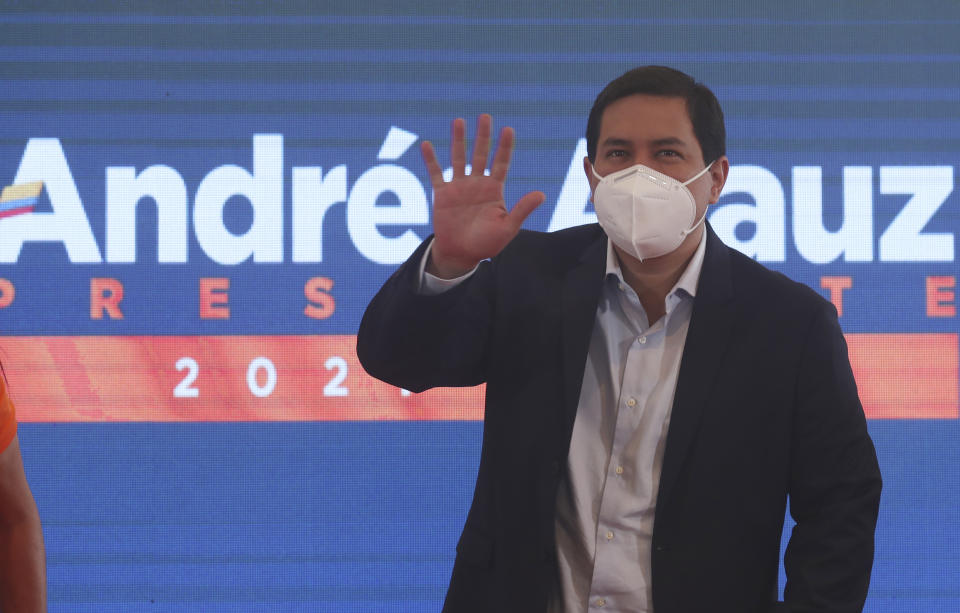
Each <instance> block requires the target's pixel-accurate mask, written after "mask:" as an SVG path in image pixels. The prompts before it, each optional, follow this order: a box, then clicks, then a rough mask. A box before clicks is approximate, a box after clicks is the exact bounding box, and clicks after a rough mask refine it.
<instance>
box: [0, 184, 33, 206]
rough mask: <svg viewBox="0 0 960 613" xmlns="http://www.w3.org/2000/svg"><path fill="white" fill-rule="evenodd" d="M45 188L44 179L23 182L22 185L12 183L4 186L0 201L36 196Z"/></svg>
mask: <svg viewBox="0 0 960 613" xmlns="http://www.w3.org/2000/svg"><path fill="white" fill-rule="evenodd" d="M42 189H43V181H33V182H31V183H22V184H20V185H11V186H9V187H4V188H3V193H2V194H0V202H7V201H9V200H20V199H21V198H36V197H38V196H39V195H40V190H42Z"/></svg>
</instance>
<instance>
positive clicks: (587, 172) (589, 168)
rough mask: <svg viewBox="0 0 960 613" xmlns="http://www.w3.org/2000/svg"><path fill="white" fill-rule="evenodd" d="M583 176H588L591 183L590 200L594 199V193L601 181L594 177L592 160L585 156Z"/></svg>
mask: <svg viewBox="0 0 960 613" xmlns="http://www.w3.org/2000/svg"><path fill="white" fill-rule="evenodd" d="M583 174H585V175H587V181H588V182H589V183H590V198H591V199H592V198H593V192H594V190H596V189H597V183H599V182H600V181H598V180H597V178H596V177H595V176H593V164H591V163H590V158H589V157H587V156H584V158H583Z"/></svg>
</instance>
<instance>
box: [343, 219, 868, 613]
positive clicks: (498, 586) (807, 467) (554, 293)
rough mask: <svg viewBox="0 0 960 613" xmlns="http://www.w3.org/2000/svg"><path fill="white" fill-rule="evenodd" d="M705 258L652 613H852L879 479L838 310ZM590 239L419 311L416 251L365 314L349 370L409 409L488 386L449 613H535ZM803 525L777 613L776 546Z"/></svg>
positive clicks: (566, 424) (584, 323) (596, 244)
mask: <svg viewBox="0 0 960 613" xmlns="http://www.w3.org/2000/svg"><path fill="white" fill-rule="evenodd" d="M707 233H708V235H707V246H706V254H705V259H704V263H703V269H702V272H701V276H700V281H699V285H698V287H697V296H696V299H695V301H694V307H693V313H692V316H691V321H690V328H689V332H688V336H687V341H686V346H685V348H684V352H683V357H682V361H681V364H680V373H679V378H678V382H677V389H676V394H675V399H674V404H673V408H672V414H671V420H670V426H669V430H668V434H667V443H666V449H665V452H664V460H663V472H662V475H661V479H660V489H659V493H658V498H657V507H656V515H655V517H656V519H655V526H654V533H653V552H652V558H653V559H652V572H653V586H652V589H653V602H654V609H655V611H656V612H657V613H700V612H705V611H710V612H729V613H749V612H754V611H756V612H761V611H772V610H783V611H795V612H798V613H799V612H806V611H811V612H812V611H836V612H841V611H842V612H847V611H850V612H853V611H861V610H862V607H863V602H864V599H865V597H866V593H867V586H868V584H869V579H870V570H871V566H872V562H873V537H874V529H875V525H876V520H877V511H878V506H879V499H880V488H881V479H880V471H879V468H878V465H877V458H876V452H875V450H874V447H873V443H872V442H871V440H870V437H869V435H868V433H867V427H866V420H865V419H864V414H863V409H862V407H861V405H860V401H859V398H858V396H857V388H856V384H855V382H854V379H853V375H852V372H851V369H850V364H849V360H848V358H847V351H846V344H845V342H844V338H843V335H842V333H841V330H840V327H839V325H838V323H837V316H836V310H835V309H834V308H833V306H832V305H831V304H830V303H829V302H827V301H826V300H824V299H823V298H822V297H821V296H819V295H818V294H816V293H815V292H813V291H812V290H810V289H809V288H808V287H806V286H804V285H801V284H799V283H795V282H793V281H791V280H789V279H788V278H786V277H785V276H783V275H781V274H779V273H775V272H772V271H770V270H768V269H766V268H764V267H763V266H761V265H760V264H758V263H756V262H754V261H753V260H751V259H749V258H747V257H745V256H743V255H742V254H740V253H739V252H737V251H735V250H733V249H730V248H728V247H727V246H725V245H724V244H723V243H722V242H721V241H720V240H719V239H718V238H717V236H716V235H715V234H714V233H713V231H712V230H711V229H710V228H709V226H708V227H707ZM606 240H607V239H606V235H605V234H604V233H603V231H602V230H601V229H600V227H599V226H597V225H588V226H580V227H577V228H571V229H568V230H564V231H561V232H557V233H553V234H544V233H539V232H528V231H522V232H521V233H520V234H519V235H518V236H517V237H516V238H515V239H514V240H513V241H512V242H511V243H510V244H509V245H508V246H507V247H506V248H505V249H504V250H503V252H501V253H500V254H499V255H498V256H497V257H496V258H494V259H493V260H492V261H490V262H484V263H483V264H481V266H480V268H479V269H478V271H477V272H476V273H475V274H474V275H473V276H472V277H471V278H470V279H469V280H468V281H466V282H464V283H463V284H461V285H459V286H457V287H456V288H454V289H452V290H450V291H448V292H446V293H443V294H441V295H438V296H424V295H419V294H418V293H417V291H416V289H417V283H418V269H419V262H420V259H421V257H422V254H423V250H424V249H425V245H426V243H425V244H424V245H422V246H421V247H420V248H419V249H418V250H417V251H416V252H415V253H414V254H413V255H412V256H411V258H410V259H409V260H408V261H407V262H406V263H405V264H403V265H402V266H401V267H400V268H399V269H398V270H397V271H396V273H395V274H394V275H393V276H392V277H391V278H390V279H389V280H388V281H387V282H386V283H385V284H384V286H383V288H382V289H381V290H380V292H379V293H378V294H377V295H376V297H374V299H373V300H372V301H371V303H370V305H369V306H368V308H367V311H366V313H365V314H364V317H363V321H362V323H361V326H360V330H359V334H358V338H357V352H358V355H359V357H360V361H361V363H362V364H363V366H364V368H366V369H367V371H368V372H369V373H370V374H371V375H373V376H374V377H377V378H379V379H382V380H384V381H387V382H389V383H391V384H393V385H397V386H400V387H403V388H406V389H409V390H413V391H421V390H424V389H427V388H430V387H435V386H468V385H477V384H479V383H483V382H486V384H487V393H486V409H485V410H486V413H485V418H484V432H483V447H482V450H481V458H480V467H479V472H478V475H477V483H476V488H475V492H474V496H473V502H472V504H471V508H470V512H469V514H468V517H467V520H466V524H465V526H464V529H463V534H462V536H461V538H460V541H459V543H458V545H457V556H456V561H455V563H454V569H453V575H452V577H451V581H450V587H449V590H448V592H447V598H446V604H445V607H444V611H447V612H453V613H472V612H476V613H481V612H483V613H487V612H491V613H494V612H496V613H504V612H512V611H517V612H523V613H529V612H536V611H544V610H545V609H546V605H547V599H548V594H549V593H550V591H551V590H553V589H555V588H556V581H557V566H556V551H555V550H556V543H555V540H554V519H555V509H556V499H557V488H558V485H559V483H560V480H561V479H564V478H566V462H567V454H568V450H569V445H570V436H571V433H572V429H573V422H574V418H575V417H576V411H577V404H578V400H579V395H580V386H581V382H582V379H583V371H584V366H585V363H586V356H587V349H588V345H589V340H590V335H591V332H592V329H593V325H594V320H595V315H596V309H597V303H598V299H599V295H600V289H601V283H602V282H603V276H604V267H605V256H606ZM788 496H789V499H790V512H791V514H792V516H793V518H794V519H795V520H796V522H797V526H796V528H795V529H794V531H793V533H792V536H791V539H790V544H789V547H788V548H787V551H786V555H785V567H786V571H787V586H786V592H785V597H784V601H785V602H784V603H778V602H777V577H778V572H779V556H780V552H779V548H780V536H781V533H782V530H783V521H784V516H785V510H786V505H787V499H788Z"/></svg>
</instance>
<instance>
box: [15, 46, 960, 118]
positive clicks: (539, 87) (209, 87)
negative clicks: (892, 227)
mask: <svg viewBox="0 0 960 613" xmlns="http://www.w3.org/2000/svg"><path fill="white" fill-rule="evenodd" d="M957 61H958V62H960V58H958V60H957ZM0 83H2V87H3V92H4V93H3V98H2V99H3V100H7V101H11V100H16V101H27V102H34V101H69V102H160V101H175V102H184V101H235V100H238V101H245V102H246V101H258V102H264V101H308V102H377V101H396V100H409V101H423V102H451V101H460V100H468V99H469V100H481V101H485V102H486V101H497V100H516V101H521V102H542V101H543V100H566V101H574V102H575V101H582V102H585V103H590V102H592V101H593V99H594V98H595V97H596V95H597V93H598V87H597V86H595V85H592V84H590V85H550V84H534V85H522V84H505V85H489V84H477V83H450V82H446V83H439V82H409V81H406V82H397V83H389V82H378V83H365V82H342V83H337V84H327V86H326V87H318V86H317V84H316V83H304V82H277V83H273V82H271V83H269V84H267V85H265V84H264V83H263V82H258V81H209V80H196V81H157V80H156V79H143V80H140V79H62V80H56V79H9V80H4V81H0ZM714 92H715V93H716V94H717V97H718V98H719V99H720V100H723V101H724V102H733V101H756V102H764V101H771V102H815V101H832V102H871V103H877V104H880V103H884V102H955V101H957V100H960V87H842V86H841V87H825V86H821V87H817V86H800V85H797V86H777V87H769V86H762V85H744V86H719V87H716V88H714ZM211 110H212V111H216V109H211Z"/></svg>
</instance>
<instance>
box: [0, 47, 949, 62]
mask: <svg viewBox="0 0 960 613" xmlns="http://www.w3.org/2000/svg"><path fill="white" fill-rule="evenodd" d="M0 59H2V62H55V63H64V62H66V63H84V62H106V63H117V62H181V63H182V62H221V63H231V64H236V63H248V62H251V61H254V62H338V63H343V62H346V63H354V62H385V63H390V64H402V63H408V62H436V63H451V62H456V63H495V62H527V63H538V64H541V63H542V64H582V63H584V62H628V63H644V62H646V63H653V64H677V63H686V62H698V63H703V64H726V63H775V64H780V63H798V64H808V63H817V62H823V63H830V64H838V63H854V64H863V63H867V64H876V63H897V64H927V63H937V64H946V63H957V62H960V54H957V53H920V54H910V53H770V52H743V51H711V52H709V53H704V52H684V51H676V52H659V51H658V52H629V53H602V52H594V53H591V52H537V51H530V52H502V51H492V50H491V51H468V50H467V51H465V50H460V49H450V50H444V51H439V50H437V49H302V48H301V49H298V48H288V49H275V48H269V49H257V48H246V49H158V48H154V47H57V46H42V47H37V46H30V47H25V46H17V47H4V49H3V57H2V58H0Z"/></svg>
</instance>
